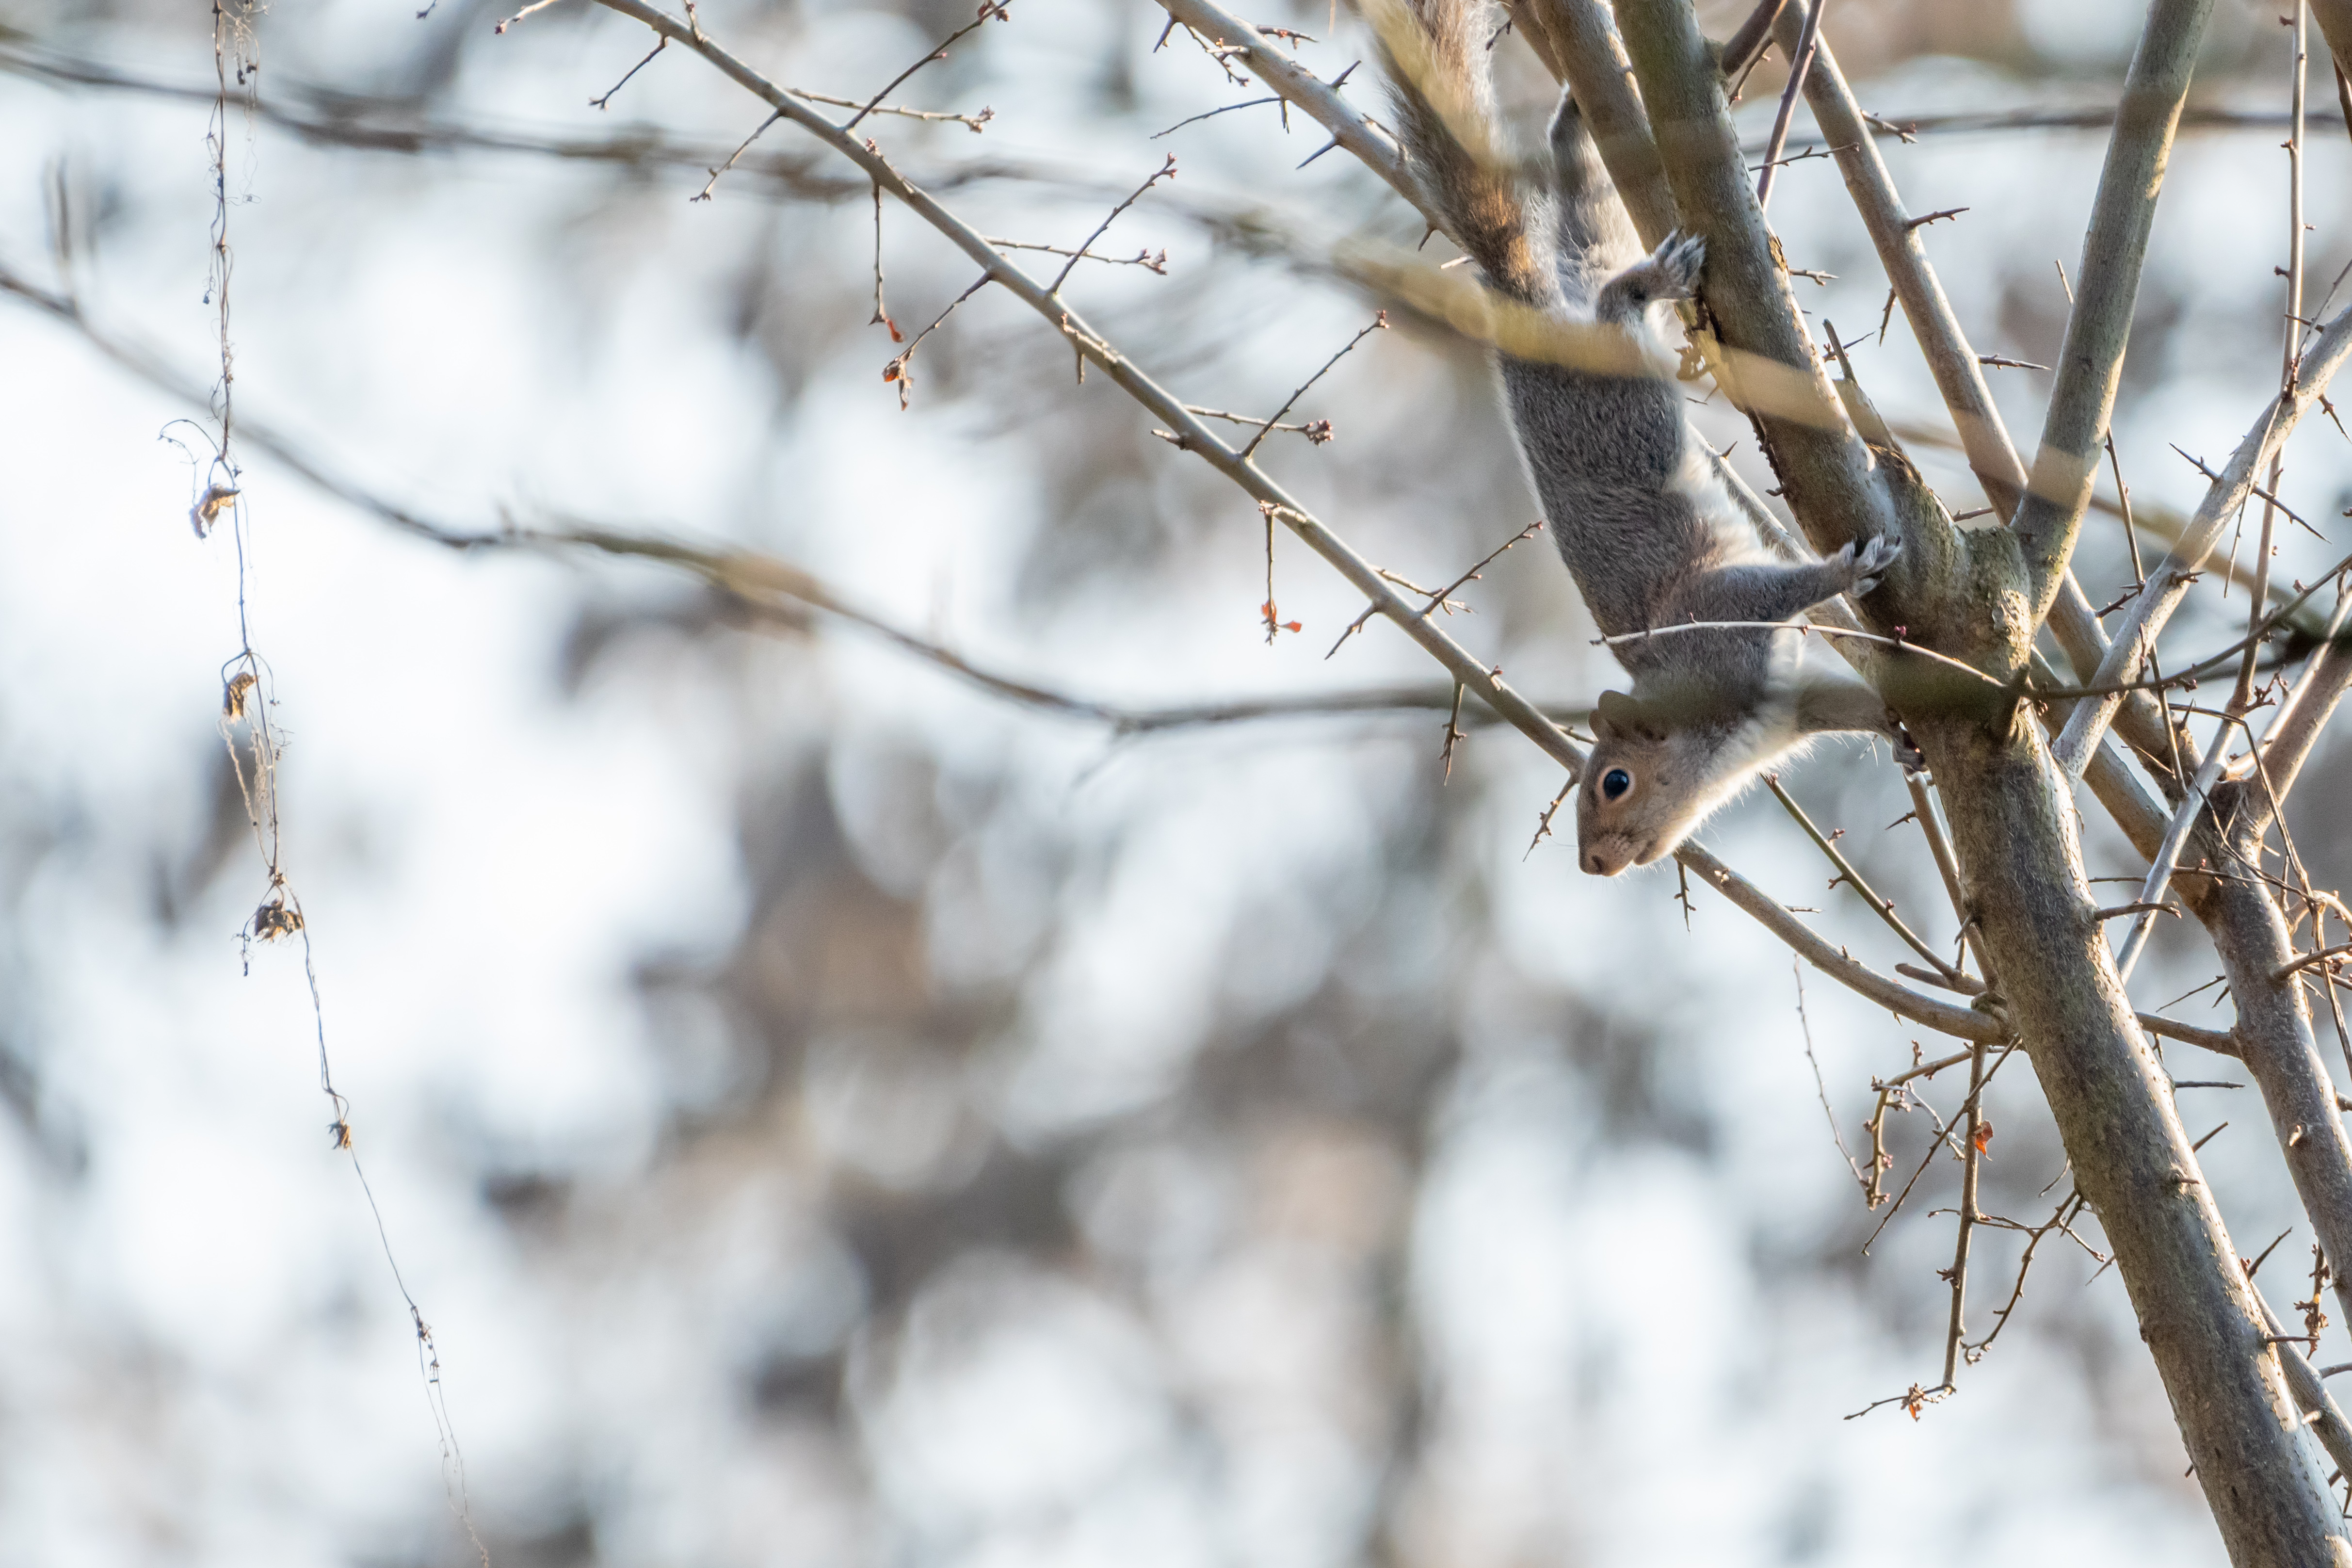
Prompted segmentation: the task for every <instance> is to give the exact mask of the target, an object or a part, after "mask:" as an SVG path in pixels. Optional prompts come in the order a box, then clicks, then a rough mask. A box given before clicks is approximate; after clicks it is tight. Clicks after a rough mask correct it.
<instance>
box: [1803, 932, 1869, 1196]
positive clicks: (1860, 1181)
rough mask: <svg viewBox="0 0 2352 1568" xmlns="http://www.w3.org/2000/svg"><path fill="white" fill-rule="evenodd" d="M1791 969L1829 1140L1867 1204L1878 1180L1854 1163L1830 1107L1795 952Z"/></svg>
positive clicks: (1814, 1089) (1806, 1052)
mask: <svg viewBox="0 0 2352 1568" xmlns="http://www.w3.org/2000/svg"><path fill="white" fill-rule="evenodd" d="M1789 973H1790V974H1792V975H1794V976H1795V977H1796V981H1797V1025H1798V1027H1799V1028H1801V1029H1802V1030H1803V1031H1804V1039H1805V1064H1806V1065H1807V1066H1808V1067H1810V1068H1812V1069H1813V1092H1814V1093H1815V1094H1817V1095H1819V1096H1820V1097H1821V1101H1822V1116H1823V1118H1825V1119H1826V1120H1827V1121H1828V1122H1829V1124H1830V1141H1831V1142H1833V1143H1835V1144H1836V1145H1837V1152H1838V1158H1839V1159H1841V1160H1843V1161H1844V1162H1845V1168H1846V1169H1847V1170H1849V1171H1851V1172H1853V1180H1854V1184H1855V1185H1856V1186H1859V1187H1860V1188H1861V1189H1862V1196H1863V1201H1864V1203H1865V1204H1866V1203H1868V1202H1869V1201H1870V1194H1871V1189H1872V1187H1873V1186H1874V1183H1873V1182H1872V1180H1871V1178H1870V1177H1868V1176H1865V1175H1864V1174H1863V1173H1862V1167H1861V1166H1860V1165H1857V1164H1855V1163H1853V1155H1852V1154H1851V1153H1848V1152H1846V1146H1845V1134H1844V1133H1843V1132H1840V1131H1838V1124H1837V1112H1835V1111H1833V1110H1831V1109H1830V1086H1829V1085H1828V1084H1827V1083H1825V1082H1823V1081H1822V1064H1821V1058H1818V1057H1816V1056H1814V1055H1813V1023H1812V1020H1811V1018H1809V1017H1807V1016H1805V967H1804V965H1803V964H1802V963H1800V962H1798V959H1797V955H1796V954H1795V953H1793V952H1792V953H1790V955H1789Z"/></svg>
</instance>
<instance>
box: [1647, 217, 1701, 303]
mask: <svg viewBox="0 0 2352 1568" xmlns="http://www.w3.org/2000/svg"><path fill="white" fill-rule="evenodd" d="M1650 266H1651V267H1652V268H1653V269H1654V271H1655V273H1656V275H1657V276H1656V280H1655V283H1654V293H1653V295H1652V298H1654V299H1659V300H1687V299H1689V298H1690V297H1691V295H1692V292H1693V291H1694V290H1696V289H1697V288H1698V275H1699V269H1700V268H1703V267H1705V266H1706V240H1705V239H1704V238H1702V237H1700V236H1698V235H1696V234H1685V233H1683V232H1682V230H1680V229H1676V230H1675V232H1674V233H1672V234H1670V235H1668V236H1666V237H1665V238H1664V239H1663V240H1660V241H1659V242H1658V248H1657V249H1655V250H1654V251H1652V252H1651V253H1650Z"/></svg>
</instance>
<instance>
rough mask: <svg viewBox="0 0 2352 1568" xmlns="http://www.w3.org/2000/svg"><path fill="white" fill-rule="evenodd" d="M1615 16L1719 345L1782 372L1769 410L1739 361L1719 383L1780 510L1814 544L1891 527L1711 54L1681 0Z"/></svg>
mask: <svg viewBox="0 0 2352 1568" xmlns="http://www.w3.org/2000/svg"><path fill="white" fill-rule="evenodd" d="M1617 20H1618V25H1619V26H1621V27H1622V29H1623V32H1624V38H1625V45H1626V49H1627V53H1628V54H1629V55H1630V56H1631V58H1632V61H1633V70H1634V74H1635V76H1636V78H1637V79H1638V80H1639V82H1640V85H1641V89H1642V100H1643V103H1645V104H1646V105H1647V106H1648V108H1649V111H1650V125H1651V130H1652V132H1654V135H1655V136H1656V139H1657V147H1658V155H1659V158H1660V160H1661V161H1662V162H1663V163H1664V165H1665V170H1666V179H1667V183H1668V184H1669V185H1670V186H1671V187H1672V189H1673V191H1674V195H1675V206H1676V207H1677V209H1678V210H1679V211H1680V213H1681V215H1682V226H1683V227H1684V228H1685V229H1688V230H1690V231H1691V232H1693V233H1696V234H1699V235H1702V236H1704V237H1705V238H1706V242H1707V253H1706V254H1707V259H1706V282H1705V288H1704V293H1705V298H1706V304H1707V308H1708V312H1709V314H1710V316H1711V317H1712V319H1713V321H1714V324H1715V329H1716V331H1717V334H1718V335H1719V336H1720V337H1721V340H1722V342H1724V343H1725V344H1726V345H1727V346H1728V347H1730V348H1733V349H1736V350H1740V351H1744V352H1745V353H1747V354H1748V355H1749V356H1752V358H1753V359H1754V360H1756V361H1759V362H1762V363H1765V364H1768V365H1769V366H1771V367H1772V368H1773V369H1775V370H1777V371H1779V372H1780V376H1781V380H1782V384H1783V392H1782V399H1781V401H1782V406H1781V407H1780V408H1779V409H1769V410H1768V409H1764V408H1761V407H1759V405H1758V401H1757V400H1756V399H1755V398H1754V397H1753V395H1751V394H1750V392H1749V390H1748V386H1747V384H1746V382H1747V367H1746V365H1745V364H1744V363H1742V364H1736V365H1734V366H1732V367H1731V374H1730V375H1729V377H1728V381H1729V384H1727V386H1726V388H1725V390H1726V391H1727V393H1728V394H1729V395H1731V397H1732V400H1733V401H1734V402H1735V403H1737V404H1738V405H1739V406H1741V407H1742V408H1746V409H1751V410H1753V411H1755V412H1757V413H1758V414H1759V416H1760V418H1761V428H1762V429H1763V432H1764V434H1765V437H1766V440H1767V443H1768V450H1769V453H1770V456H1771V458H1772V459H1773V463H1774V466H1775V467H1776V468H1778V469H1779V470H1780V477H1781V479H1782V482H1783V488H1784V489H1785V490H1786V492H1787V495H1788V498H1789V503H1790V510H1792V511H1793V512H1795V513H1796V515H1797V518H1798V521H1800V522H1801V523H1802V524H1803V525H1804V528H1805V532H1806V536H1807V537H1808V538H1809V539H1810V540H1811V542H1812V543H1813V545H1814V547H1815V548H1816V549H1819V550H1822V552H1829V551H1832V550H1835V549H1837V548H1838V547H1839V546H1841V545H1843V544H1846V543H1849V542H1853V541H1855V540H1860V539H1867V538H1871V537H1874V536H1875V535H1878V534H1882V533H1887V532H1893V531H1895V527H1894V523H1893V518H1892V514H1891V512H1890V510H1889V509H1888V506H1887V502H1886V499H1885V494H1884V493H1883V492H1882V491H1881V489H1879V487H1878V485H1877V484H1876V482H1875V479H1874V475H1873V472H1872V469H1873V459H1872V458H1871V455H1870V450H1869V448H1868V447H1865V446H1864V444H1863V442H1862V439H1861V437H1859V436H1857V435H1855V434H1854V432H1853V426H1851V424H1850V423H1849V422H1848V421H1847V419H1846V416H1845V411H1844V407H1843V404H1841V403H1840V401H1839V399H1838V396H1837V394H1836V392H1835V391H1834V390H1832V387H1831V385H1830V381H1829V376H1828V374H1827V372H1826V371H1825V370H1824V369H1823V368H1822V363H1821V361H1820V358H1819V356H1818V355H1816V354H1815V353H1814V352H1813V345H1812V342H1811V337H1810V336H1809V335H1808V334H1807V332H1806V331H1805V326H1804V318H1803V315H1802V313H1801V311H1800V310H1799V309H1798V307H1797V300H1796V296H1795V295H1794V294H1793V293H1792V292H1791V291H1790V279H1789V275H1788V272H1787V270H1786V269H1785V268H1783V267H1781V266H1780V263H1779V262H1778V261H1777V260H1776V259H1775V256H1774V249H1775V247H1774V244H1773V240H1772V236H1771V231H1770V230H1769V228H1768V227H1767V226H1766V225H1765V222H1764V215H1763V211H1762V209H1761V208H1759V206H1758V205H1757V204H1756V193H1755V190H1754V189H1753V187H1752V186H1751V185H1750V184H1748V174H1747V169H1746V167H1745V165H1744V164H1743V163H1741V160H1740V156H1739V143H1738V138H1737V137H1736V136H1735V135H1734V134H1733V133H1732V127H1731V117H1730V112H1729V108H1728V106H1727V103H1726V102H1725V100H1724V90H1723V81H1722V79H1721V77H1720V76H1719V74H1718V73H1717V69H1716V66H1715V58H1714V54H1713V52H1712V50H1711V49H1710V48H1709V47H1708V45H1707V42H1706V39H1705V38H1703V37H1700V36H1699V31H1698V25H1697V21H1696V18H1695V17H1694V16H1692V14H1691V9H1690V6H1689V5H1688V4H1687V3H1682V0H1624V4H1623V5H1621V6H1620V7H1619V10H1618V18H1617Z"/></svg>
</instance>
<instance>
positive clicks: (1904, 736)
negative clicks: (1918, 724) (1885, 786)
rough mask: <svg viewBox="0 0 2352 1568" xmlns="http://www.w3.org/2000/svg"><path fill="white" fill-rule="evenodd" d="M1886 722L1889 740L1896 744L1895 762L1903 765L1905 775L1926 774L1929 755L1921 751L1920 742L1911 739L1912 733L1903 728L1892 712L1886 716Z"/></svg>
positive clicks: (1900, 721) (1901, 722)
mask: <svg viewBox="0 0 2352 1568" xmlns="http://www.w3.org/2000/svg"><path fill="white" fill-rule="evenodd" d="M1886 722H1887V724H1888V726H1889V730H1890V732H1889V734H1888V736H1887V739H1888V740H1889V741H1891V742H1894V745H1895V761H1896V762H1897V763H1901V764H1902V766H1903V771H1904V773H1906V774H1908V773H1926V772H1927V752H1923V751H1921V750H1920V749H1919V742H1916V741H1915V740H1913V739H1912V738H1911V731H1908V730H1906V729H1905V728H1904V727H1903V721H1902V720H1900V719H1898V718H1896V717H1895V714H1894V713H1893V712H1892V711H1891V710H1890V711H1889V712H1888V713H1887V715H1886Z"/></svg>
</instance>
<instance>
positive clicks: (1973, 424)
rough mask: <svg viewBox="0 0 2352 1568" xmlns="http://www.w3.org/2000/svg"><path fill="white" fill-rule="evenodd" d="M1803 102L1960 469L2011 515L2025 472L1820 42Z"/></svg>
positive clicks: (1796, 6)
mask: <svg viewBox="0 0 2352 1568" xmlns="http://www.w3.org/2000/svg"><path fill="white" fill-rule="evenodd" d="M1804 9H1805V4H1804V0H1794V3H1792V4H1791V5H1789V6H1788V7H1787V8H1786V9H1784V10H1783V11H1782V12H1781V13H1780V20H1779V22H1778V24H1777V25H1776V29H1775V30H1776V32H1777V34H1778V36H1779V38H1780V44H1781V47H1783V48H1785V49H1793V48H1794V47H1796V43H1797V39H1798V37H1799V35H1800V33H1801V31H1802V29H1803V26H1804V16H1803V14H1802V13H1803V11H1804ZM1805 101H1806V103H1807V104H1808V105H1810V106H1811V109H1812V111H1813V118H1814V119H1815V120H1816V121H1819V122H1820V124H1821V128H1822V135H1824V136H1825V137H1827V138H1828V139H1829V142H1830V144H1831V145H1832V147H1833V148H1835V149H1836V154H1835V155H1836V158H1837V165H1838V172H1839V174H1842V175H1843V176H1844V178H1845V187H1846V191H1847V193H1848V194H1849V195H1851V196H1852V197H1853V205H1854V208H1855V210H1856V211H1857V212H1859V213H1860V214H1861V215H1862V222H1863V226H1864V228H1866V229H1867V230H1869V232H1870V240H1871V244H1872V245H1873V246H1874V247H1876V248H1877V251H1878V260H1879V264H1880V265H1881V266H1882V267H1884V268H1885V269H1886V278H1887V281H1888V282H1890V283H1892V284H1893V285H1894V286H1895V295H1896V297H1897V298H1898V299H1899V300H1902V302H1903V317H1904V320H1905V321H1908V322H1909V323H1910V324H1911V335H1912V336H1913V337H1914V338H1916V339H1917V340H1918V343H1919V352H1920V353H1922V354H1923V355H1925V356H1926V358H1927V369H1928V372H1929V374H1932V375H1933V376H1934V377H1935V378H1936V390H1937V392H1938V393H1940V394H1941V395H1942V396H1943V399H1944V406H1945V407H1946V408H1948V409H1949V410H1950V411H1951V416H1952V424H1953V426H1954V428H1956V429H1957V430H1958V432H1959V436H1960V447H1961V450H1962V451H1964V452H1965V453H1967V455H1968V459H1969V468H1970V469H1972V470H1973V471H1974V472H1975V474H1976V476H1977V482H1978V483H1979V485H1981V486H1982V487H1983V489H1984V493H1985V499H1986V500H1989V501H1990V502H1991V503H1992V504H1993V506H1994V507H1995V508H1996V509H1997V510H1999V511H2000V513H2001V514H2002V515H2003V516H2007V515H2008V514H2010V513H2011V512H2013V511H2015V510H2017V503H2018V501H2019V500H2020V499H2021V497H2022V496H2023V494H2024V491H2025V465H2024V464H2023V462H2021V460H2020V459H2019V458H2018V455H2017V448H2016V447H2015V446H2014V445H2012V444H2011V441H2010V438H2009V429H2008V426H2005V425H2003V424H2002V423H2001V418H2000V409H1999V408H1998V407H1996V406H1995V405H1994V404H1993V400H1992V392H1991V389H1990V387H1988V386H1987V385H1986V384H1985V378H1984V367H1983V366H1982V365H1981V364H1979V363H1978V360H1977V353H1976V350H1975V349H1973V348H1971V347H1970V346H1969V340H1968V334H1967V333H1966V332H1964V331H1961V330H1960V322H1959V318H1958V316H1956V315H1954V314H1953V313H1952V304H1951V301H1950V300H1948V299H1946V298H1945V297H1944V286H1943V284H1942V283H1940V282H1939V281H1937V278H1936V270H1935V268H1933V267H1932V266H1930V265H1929V264H1928V261H1927V245H1926V242H1925V238H1924V231H1923V230H1922V229H1921V228H1920V227H1918V226H1916V225H1915V224H1914V223H1913V222H1912V221H1911V213H1910V210H1909V209H1908V208H1907V207H1906V206H1905V205H1903V198H1902V197H1901V196H1900V195H1897V194H1896V192H1895V182H1894V179H1893V177H1892V176H1891V175H1889V174H1887V172H1886V162H1885V159H1883V158H1881V157H1880V156H1879V155H1878V146H1877V143H1876V142H1875V141H1874V139H1873V138H1872V135H1871V126H1870V121H1869V120H1868V118H1867V117H1866V116H1864V113H1863V111H1862V106H1861V105H1860V104H1859V103H1857V102H1855V101H1854V97H1853V89H1852V88H1850V87H1848V86H1847V85H1846V79H1845V76H1844V74H1843V72H1841V71H1840V70H1839V69H1838V63H1837V57H1836V56H1835V55H1834V54H1832V52H1831V49H1830V45H1829V40H1828V39H1826V38H1823V39H1821V40H1819V41H1818V42H1816V44H1815V45H1814V53H1813V68H1812V69H1811V71H1809V72H1808V73H1806V78H1805Z"/></svg>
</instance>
